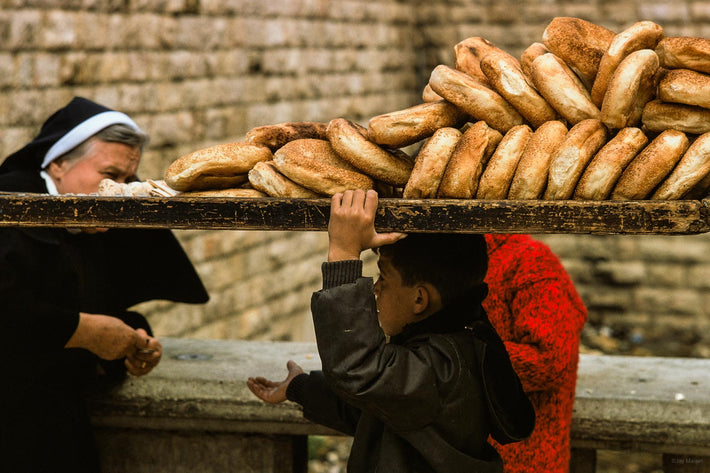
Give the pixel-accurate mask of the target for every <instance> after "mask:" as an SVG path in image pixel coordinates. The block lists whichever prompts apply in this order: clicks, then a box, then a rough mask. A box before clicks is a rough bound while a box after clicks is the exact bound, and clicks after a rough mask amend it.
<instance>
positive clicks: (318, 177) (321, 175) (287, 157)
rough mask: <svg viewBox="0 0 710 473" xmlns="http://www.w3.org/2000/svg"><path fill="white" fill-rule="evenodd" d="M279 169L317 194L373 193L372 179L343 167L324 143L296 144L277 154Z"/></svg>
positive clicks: (275, 160) (345, 166) (289, 144)
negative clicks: (350, 191) (353, 191)
mask: <svg viewBox="0 0 710 473" xmlns="http://www.w3.org/2000/svg"><path fill="white" fill-rule="evenodd" d="M274 165H275V166H276V169H278V171H279V172H280V173H281V174H283V175H284V176H286V177H288V178H289V179H291V180H292V181H294V182H295V183H297V184H300V185H301V186H303V187H305V188H307V189H310V190H312V191H313V192H316V193H318V194H322V195H329V196H332V195H334V194H336V193H338V192H344V191H346V190H350V189H372V188H373V186H374V182H373V181H372V179H371V178H370V177H368V176H366V175H364V174H362V173H360V172H357V171H354V170H352V169H353V168H352V166H350V165H349V164H346V163H342V159H341V158H340V157H339V156H338V155H337V154H336V153H335V152H333V150H332V148H331V146H330V143H329V142H328V141H324V140H307V139H302V140H294V141H291V142H290V143H286V144H285V145H284V146H282V147H281V148H279V149H278V150H276V152H275V153H274Z"/></svg>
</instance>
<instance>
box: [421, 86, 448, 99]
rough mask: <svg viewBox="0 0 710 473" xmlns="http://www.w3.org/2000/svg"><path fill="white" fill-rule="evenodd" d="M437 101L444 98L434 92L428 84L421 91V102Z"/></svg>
mask: <svg viewBox="0 0 710 473" xmlns="http://www.w3.org/2000/svg"><path fill="white" fill-rule="evenodd" d="M439 100H444V98H443V97H442V96H441V95H439V94H437V93H436V92H434V91H433V90H432V88H431V86H430V85H429V84H427V85H425V86H424V90H422V101H423V102H438V101H439Z"/></svg>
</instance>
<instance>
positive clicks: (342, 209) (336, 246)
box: [328, 189, 406, 261]
mask: <svg viewBox="0 0 710 473" xmlns="http://www.w3.org/2000/svg"><path fill="white" fill-rule="evenodd" d="M377 204H378V196H377V192H375V191H374V190H372V189H370V190H368V191H367V192H365V191H363V190H360V189H357V190H347V191H345V192H343V193H337V194H335V195H334V196H333V197H332V199H331V203H330V220H329V222H328V237H329V242H330V247H329V250H328V261H342V260H348V259H360V253H361V252H362V251H363V250H367V249H369V248H377V247H379V246H383V245H389V244H392V243H394V242H396V241H397V240H400V239H402V238H404V237H405V236H406V235H405V234H404V233H396V232H393V233H377V231H375V214H376V212H377Z"/></svg>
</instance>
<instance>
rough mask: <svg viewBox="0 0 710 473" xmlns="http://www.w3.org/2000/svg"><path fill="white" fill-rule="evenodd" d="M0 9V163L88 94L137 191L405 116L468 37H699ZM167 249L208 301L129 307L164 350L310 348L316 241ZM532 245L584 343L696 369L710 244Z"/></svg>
mask: <svg viewBox="0 0 710 473" xmlns="http://www.w3.org/2000/svg"><path fill="white" fill-rule="evenodd" d="M0 5H1V6H2V8H0V156H1V157H4V156H6V155H8V154H9V153H11V152H12V151H14V150H16V149H18V148H19V147H21V146H22V145H23V144H24V143H25V142H27V141H28V140H29V139H31V138H32V136H33V135H34V134H35V133H36V132H37V129H38V127H39V125H40V124H41V123H42V121H43V120H44V119H45V118H46V117H47V116H48V114H49V113H50V112H52V111H53V110H55V109H57V108H58V107H60V106H62V105H64V104H65V103H66V102H68V101H69V99H70V98H71V97H72V96H73V95H84V96H87V97H89V98H92V99H94V100H97V101H99V102H102V103H104V104H106V105H108V106H111V107H113V108H117V109H120V110H122V111H125V112H126V113H128V114H130V115H131V116H133V117H134V119H135V120H136V121H137V122H138V123H139V125H141V126H142V127H143V128H144V129H145V130H146V131H148V132H149V133H150V134H151V136H152V141H151V144H150V147H149V148H148V150H147V152H146V154H145V155H144V159H143V163H142V165H141V168H140V174H141V176H142V177H143V178H160V177H161V176H162V173H163V171H164V169H165V168H166V167H167V165H168V164H169V163H170V162H171V161H172V160H174V159H176V158H177V157H179V156H181V155H183V154H185V153H187V152H190V151H193V150H196V149H199V148H202V147H205V146H209V145H212V144H216V143H222V142H227V141H239V140H241V139H242V138H243V136H244V134H245V133H246V131H248V130H249V129H250V128H252V127H254V126H258V125H264V124H273V123H279V122H285V121H306V120H314V121H327V120H330V119H331V118H335V117H339V116H342V117H346V118H349V119H352V120H354V121H358V122H360V123H363V124H364V123H366V122H367V120H368V119H369V118H370V117H372V116H374V115H377V114H380V113H385V112H389V111H393V110H397V109H400V108H404V107H407V106H410V105H413V104H415V103H417V102H418V101H419V100H420V99H419V97H420V91H421V89H422V87H423V86H424V84H425V83H426V80H427V78H428V76H429V73H430V71H431V70H432V69H433V67H434V66H436V65H437V64H439V63H447V64H451V63H452V61H453V46H454V44H456V43H457V42H458V41H460V40H462V39H464V38H466V37H469V36H482V37H485V38H487V39H489V40H491V41H493V42H494V43H495V44H496V45H498V46H500V47H502V48H503V49H505V50H507V51H509V52H511V53H512V54H515V55H518V54H519V53H520V52H521V51H522V50H523V49H524V48H525V47H526V46H527V45H529V44H530V43H532V42H534V41H539V40H540V39H541V35H542V32H543V30H544V28H545V26H546V25H547V23H548V22H549V21H550V19H552V18H553V17H555V16H578V17H582V18H585V19H588V20H590V21H593V22H596V23H599V24H602V25H604V26H607V27H609V28H611V29H614V30H616V31H619V30H621V29H623V28H624V27H626V26H628V25H630V24H631V23H633V22H634V21H636V20H639V19H649V20H654V21H657V22H658V23H660V24H661V25H662V26H664V28H665V29H666V33H667V34H669V35H696V36H705V37H710V22H708V19H710V2H707V1H673V2H671V1H667V0H665V1H642V0H635V1H626V2H612V1H604V0H585V1H576V0H573V1H554V0H548V1H544V2H539V1H532V0H522V1H520V0H518V1H512V0H510V1H506V0H496V1H493V0H481V1H463V0H461V1H442V0H429V1H427V2H421V1H416V0H409V1H407V0H399V1H397V0H383V1H378V2H370V1H367V0H360V1H357V0H350V1H346V0H343V1H336V0H332V1H329V0H297V1H286V0H272V1H269V2H266V1H263V0H221V1H220V0H84V1H79V0H30V1H22V2H20V1H18V0H0ZM0 159H2V158H0ZM176 233H177V235H178V237H179V238H180V239H181V241H182V242H183V243H184V245H185V247H186V249H187V251H188V253H189V254H190V256H191V257H192V259H193V261H194V262H195V264H196V266H197V268H198V271H199V272H200V274H201V275H202V276H203V278H204V280H205V283H206V285H207V286H208V289H209V291H210V293H211V296H212V299H211V301H210V302H209V303H208V304H206V305H204V306H185V305H180V306H175V305H172V304H167V303H164V302H158V303H151V304H146V305H144V306H143V307H140V309H141V310H144V311H146V313H147V314H148V315H149V317H150V319H151V322H152V323H153V324H154V326H155V327H156V332H157V333H158V334H160V335H163V336H168V335H169V336H191V337H202V338H272V339H298V340H300V339H310V338H311V337H312V333H311V327H310V323H309V320H308V305H309V298H310V293H311V292H312V291H313V290H314V289H316V288H317V287H318V284H319V264H320V261H321V260H322V258H323V255H324V252H325V248H326V245H327V238H326V236H325V235H324V234H323V233H310V232H245V231H178V232H176ZM543 239H544V240H545V241H547V242H549V243H550V245H551V246H552V247H553V249H554V250H555V251H557V252H558V253H559V254H560V255H561V257H562V258H563V261H564V262H565V265H566V266H567V267H568V269H569V270H570V272H571V274H572V275H573V277H574V279H575V281H576V282H577V283H578V285H579V288H580V292H581V293H582V294H583V296H584V298H585V301H586V302H587V304H588V305H589V308H590V314H591V315H590V324H589V325H590V330H591V331H590V332H589V337H590V340H591V341H594V340H597V341H598V340H605V339H606V338H605V337H606V336H607V335H608V334H609V333H610V332H613V333H615V334H616V335H620V336H621V338H623V343H626V344H627V345H624V346H628V347H629V349H630V350H631V349H633V348H634V346H636V345H638V344H639V343H640V342H643V341H644V340H647V339H648V334H653V333H678V334H679V335H678V337H676V338H677V339H678V340H679V346H682V347H685V348H683V349H684V350H686V351H689V352H690V354H698V353H702V354H705V355H706V356H707V352H706V351H702V350H703V348H702V347H703V342H702V339H703V336H701V335H700V333H702V332H701V330H702V329H704V328H707V325H708V314H707V310H706V309H704V308H705V307H706V306H707V303H706V302H707V301H706V299H708V294H710V292H709V289H708V285H709V284H708V283H706V282H705V281H706V278H703V276H704V275H705V274H706V273H707V272H708V271H710V262H708V258H707V257H706V256H705V254H706V253H707V251H706V248H707V247H708V238H706V237H705V236H697V237H653V236H644V237H629V236H613V237H593V236H569V235H547V236H544V237H543ZM635 328H637V329H641V330H642V332H638V330H636V331H635V330H634V329H635ZM674 331H677V332H674ZM607 338H608V337H607ZM699 340H700V341H699ZM705 342H707V339H705ZM634 344H636V345H634ZM600 346H602V345H600ZM689 347H690V348H689ZM602 348H603V347H602ZM616 348H619V347H616ZM622 348H623V347H622ZM679 349H680V348H679Z"/></svg>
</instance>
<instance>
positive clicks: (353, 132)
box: [326, 118, 413, 186]
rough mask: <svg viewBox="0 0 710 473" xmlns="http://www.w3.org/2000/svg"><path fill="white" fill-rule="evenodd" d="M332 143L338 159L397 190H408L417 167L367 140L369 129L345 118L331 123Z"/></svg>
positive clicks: (399, 154)
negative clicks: (404, 187)
mask: <svg viewBox="0 0 710 473" xmlns="http://www.w3.org/2000/svg"><path fill="white" fill-rule="evenodd" d="M326 135H327V136H328V141H329V142H330V144H331V146H332V147H333V149H334V150H335V152H336V153H338V155H340V156H341V157H342V158H343V159H345V160H346V161H348V162H349V163H350V164H352V165H353V166H355V168H357V169H358V170H360V172H362V173H364V174H366V175H368V176H370V177H372V178H373V179H376V180H378V181H382V182H385V183H387V184H391V185H393V186H404V185H405V184H406V183H407V180H408V179H409V175H410V174H411V172H412V167H413V163H412V162H411V161H409V160H407V159H403V158H402V153H393V152H389V151H387V150H385V149H384V148H382V147H380V146H379V145H378V144H376V143H373V142H372V141H370V140H368V139H367V129H366V128H364V127H362V126H360V125H358V124H356V123H354V122H351V121H350V120H347V119H345V118H334V119H332V120H331V121H330V122H329V123H328V129H327V131H326Z"/></svg>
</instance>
